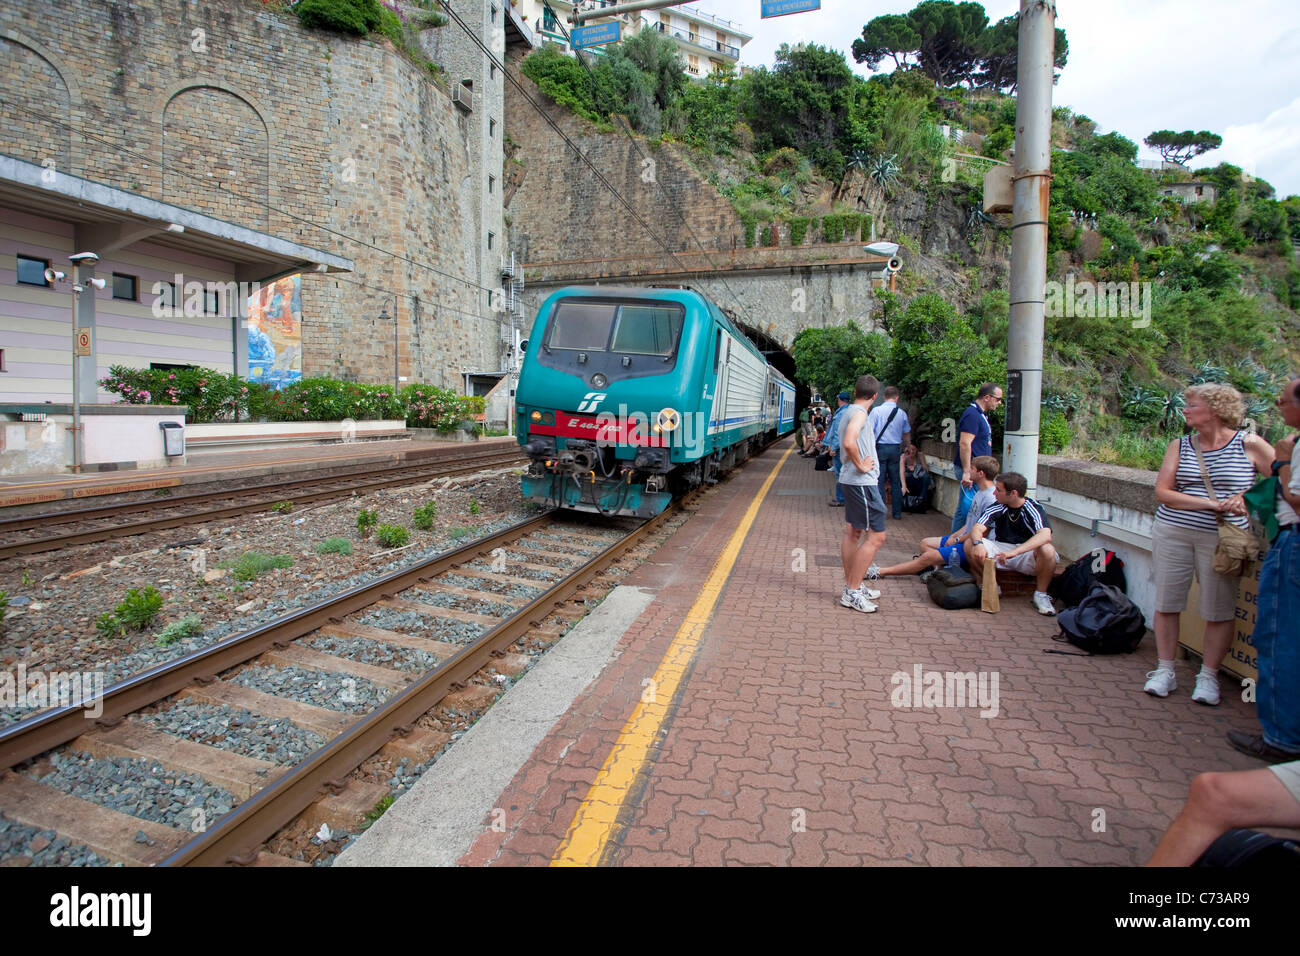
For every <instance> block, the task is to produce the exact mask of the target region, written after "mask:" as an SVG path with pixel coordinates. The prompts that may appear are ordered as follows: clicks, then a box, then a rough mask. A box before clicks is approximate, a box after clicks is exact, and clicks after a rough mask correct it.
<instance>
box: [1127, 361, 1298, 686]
mask: <svg viewBox="0 0 1300 956" xmlns="http://www.w3.org/2000/svg"><path fill="white" fill-rule="evenodd" d="M1184 398H1185V401H1186V404H1185V405H1184V407H1183V417H1184V418H1186V419H1187V424H1188V425H1189V426H1190V427H1191V428H1192V430H1193V434H1192V435H1185V436H1183V437H1182V438H1179V439H1177V440H1176V441H1172V442H1170V443H1169V447H1168V448H1167V449H1165V459H1164V463H1163V464H1161V466H1160V474H1159V475H1157V476H1156V501H1157V502H1158V503H1159V505H1160V507H1159V508H1157V509H1156V520H1155V527H1154V529H1153V531H1152V534H1151V537H1152V559H1153V561H1154V563H1155V570H1156V611H1155V632H1156V652H1157V655H1158V663H1157V665H1156V669H1155V670H1153V671H1151V672H1150V673H1149V674H1147V682H1146V686H1145V687H1144V688H1143V689H1144V690H1145V691H1146V692H1147V693H1148V694H1153V695H1155V696H1156V697H1168V696H1169V692H1170V691H1172V690H1174V689H1175V688H1176V687H1177V686H1178V682H1177V681H1176V680H1175V679H1174V653H1175V651H1177V649H1178V618H1179V615H1180V614H1181V613H1182V612H1183V611H1184V610H1185V609H1186V608H1187V593H1188V591H1189V589H1190V588H1191V586H1192V575H1193V573H1195V575H1196V580H1197V581H1198V582H1199V584H1200V586H1201V601H1200V612H1201V617H1203V618H1204V619H1205V641H1204V643H1203V645H1202V652H1203V655H1202V656H1203V658H1204V660H1203V663H1202V667H1201V672H1200V673H1199V674H1197V675H1196V689H1195V690H1194V691H1193V692H1192V700H1194V701H1196V702H1197V703H1201V704H1211V705H1213V704H1218V702H1219V665H1220V664H1221V663H1223V658H1224V656H1225V655H1226V654H1227V653H1228V645H1229V644H1231V643H1232V622H1233V618H1234V616H1235V614H1236V608H1237V580H1238V579H1237V578H1229V577H1224V576H1223V575H1221V574H1216V573H1215V571H1214V567H1213V565H1214V549H1215V546H1216V545H1218V543H1219V531H1218V521H1219V518H1220V516H1222V517H1223V519H1224V520H1225V521H1231V522H1232V523H1233V524H1235V525H1237V526H1238V527H1240V528H1243V529H1245V528H1247V527H1248V526H1249V522H1248V519H1247V517H1246V505H1245V502H1244V501H1242V497H1241V496H1242V493H1243V492H1245V491H1248V490H1249V489H1250V486H1251V485H1253V484H1254V483H1255V475H1256V474H1257V473H1258V474H1261V475H1266V474H1268V473H1269V468H1270V466H1271V463H1272V461H1273V447H1272V446H1271V445H1270V444H1269V443H1268V442H1266V441H1265V440H1264V439H1262V438H1260V437H1259V436H1258V435H1252V434H1248V433H1247V432H1244V431H1242V430H1241V428H1240V424H1241V420H1242V418H1243V417H1245V414H1246V404H1245V402H1243V401H1242V400H1241V395H1240V393H1238V391H1237V390H1236V389H1235V388H1233V387H1232V386H1230V385H1193V386H1192V387H1191V388H1189V389H1187V391H1186V392H1185V393H1184ZM1192 442H1195V443H1196V444H1195V447H1193V445H1192ZM1197 448H1199V449H1200V452H1201V456H1202V457H1203V458H1204V459H1205V470H1206V471H1208V472H1209V475H1210V481H1211V483H1212V484H1213V485H1214V495H1215V498H1217V499H1218V500H1217V502H1216V501H1214V500H1211V498H1210V494H1209V491H1208V490H1207V489H1206V487H1205V480H1204V479H1203V477H1202V475H1201V466H1200V463H1199V461H1198V460H1197V455H1196V449H1197Z"/></svg>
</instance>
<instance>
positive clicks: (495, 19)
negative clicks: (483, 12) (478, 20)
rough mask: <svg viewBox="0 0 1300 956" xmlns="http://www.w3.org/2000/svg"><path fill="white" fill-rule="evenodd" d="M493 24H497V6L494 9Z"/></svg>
mask: <svg viewBox="0 0 1300 956" xmlns="http://www.w3.org/2000/svg"><path fill="white" fill-rule="evenodd" d="M492 22H493V23H496V22H497V8H496V7H495V6H493V7H492Z"/></svg>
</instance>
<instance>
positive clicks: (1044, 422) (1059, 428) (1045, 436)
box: [1038, 411, 1070, 455]
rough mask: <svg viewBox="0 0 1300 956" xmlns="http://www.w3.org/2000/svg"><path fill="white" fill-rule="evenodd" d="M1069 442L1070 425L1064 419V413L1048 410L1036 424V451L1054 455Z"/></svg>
mask: <svg viewBox="0 0 1300 956" xmlns="http://www.w3.org/2000/svg"><path fill="white" fill-rule="evenodd" d="M1068 444H1070V426H1069V425H1068V424H1067V423H1066V421H1065V413H1064V412H1061V411H1050V412H1048V413H1047V414H1046V415H1044V416H1043V417H1042V419H1041V420H1040V421H1039V424H1038V451H1039V452H1040V453H1041V454H1044V455H1055V454H1056V453H1057V452H1058V451H1060V450H1061V449H1062V448H1064V447H1065V446H1066V445H1068Z"/></svg>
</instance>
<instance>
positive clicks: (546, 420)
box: [542, 412, 555, 425]
mask: <svg viewBox="0 0 1300 956" xmlns="http://www.w3.org/2000/svg"><path fill="white" fill-rule="evenodd" d="M542 424H543V425H553V424H555V416H554V415H552V414H551V413H550V412H542Z"/></svg>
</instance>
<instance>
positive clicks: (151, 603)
mask: <svg viewBox="0 0 1300 956" xmlns="http://www.w3.org/2000/svg"><path fill="white" fill-rule="evenodd" d="M162 606H163V596H162V595H161V594H159V593H158V589H157V588H155V587H154V586H153V585H152V584H151V585H149V586H148V587H146V588H144V589H143V590H140V589H138V588H127V589H126V595H125V596H124V597H123V598H122V602H121V603H120V604H118V606H117V607H115V608H113V610H112V611H105V612H104V613H103V614H101V615H100V616H99V617H98V618H96V619H95V628H96V630H98V631H99V633H100V634H101V635H102V636H104V637H117V636H119V635H121V634H125V633H126V632H127V631H128V630H132V631H143V630H144V629H145V628H146V627H148V626H149V625H150V624H152V623H153V619H154V618H156V617H157V616H158V612H159V611H160V610H162Z"/></svg>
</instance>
